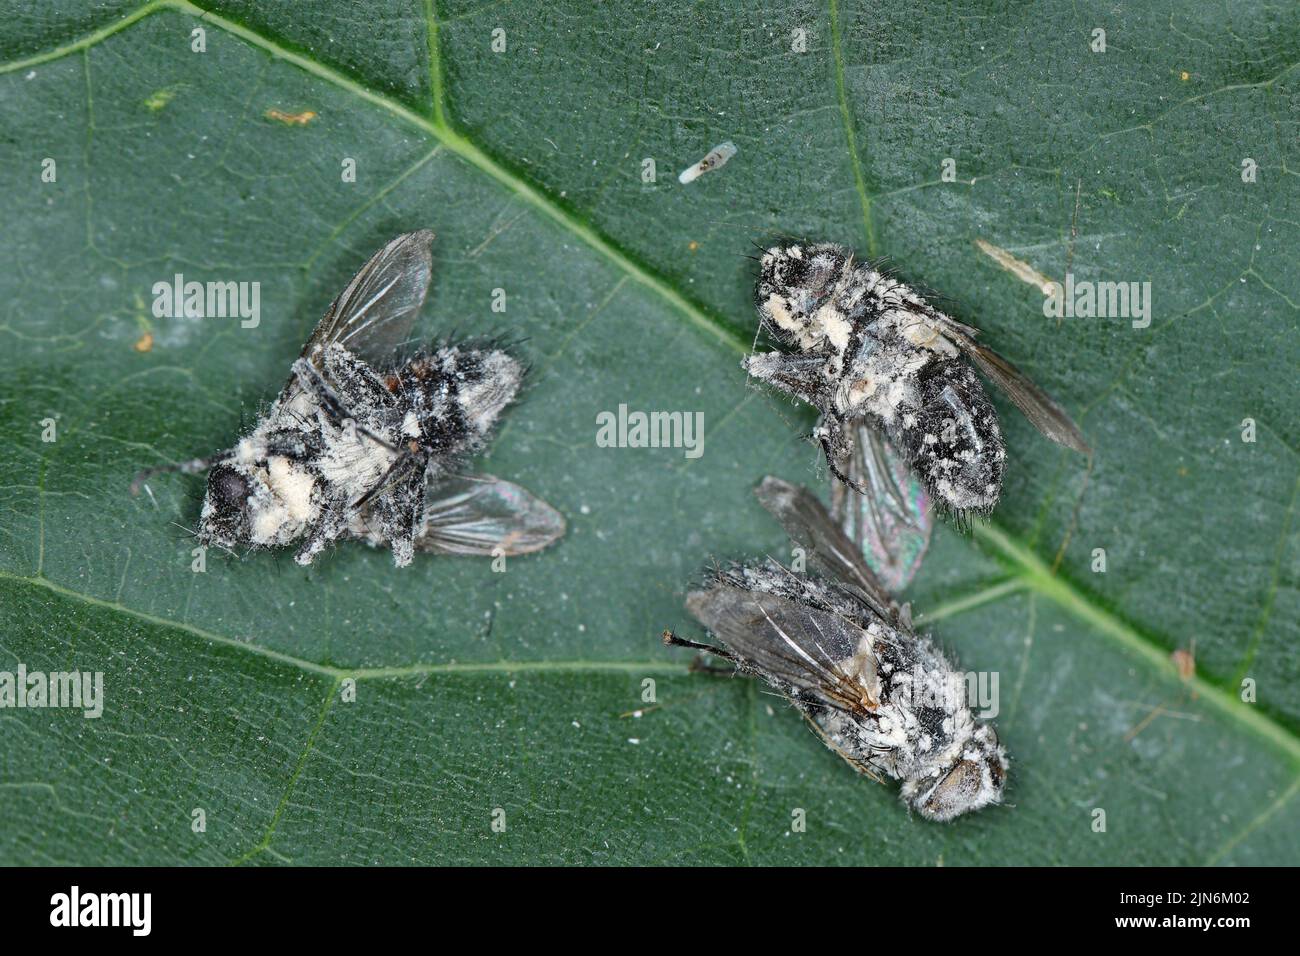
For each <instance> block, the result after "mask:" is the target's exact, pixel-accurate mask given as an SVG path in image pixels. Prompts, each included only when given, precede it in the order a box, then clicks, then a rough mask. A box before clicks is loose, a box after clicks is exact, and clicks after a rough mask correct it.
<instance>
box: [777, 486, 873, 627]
mask: <svg viewBox="0 0 1300 956" xmlns="http://www.w3.org/2000/svg"><path fill="white" fill-rule="evenodd" d="M754 494H755V495H756V496H757V497H758V500H759V503H760V504H761V505H762V506H763V507H764V508H766V509H767V510H768V511H769V512H771V514H772V516H773V517H774V518H776V520H777V521H779V522H780V523H781V527H782V528H784V529H785V532H786V534H788V535H789V536H790V538H791V540H793V541H795V542H796V543H798V544H801V545H803V546H804V547H805V548H807V549H808V551H809V556H810V557H812V559H813V561H814V563H815V564H817V566H818V567H820V568H821V569H822V570H824V571H825V572H826V573H828V574H830V575H831V576H832V577H833V578H835V579H836V580H838V581H840V582H842V583H843V584H845V585H847V586H849V587H850V588H851V589H853V590H854V592H855V593H860V594H861V596H862V597H864V598H865V599H866V600H867V603H868V604H869V606H871V607H872V608H873V609H874V610H875V611H876V612H877V613H878V614H879V615H880V616H881V617H882V618H885V619H886V620H892V621H897V620H898V606H897V605H896V604H895V603H894V599H893V598H892V597H891V596H890V594H889V591H888V590H886V588H885V586H884V585H883V584H881V582H880V579H879V578H877V577H876V575H875V572H874V571H872V570H871V567H870V566H869V565H868V564H867V562H866V559H865V558H864V557H863V555H862V550H861V549H860V548H859V547H857V545H855V544H854V543H853V542H852V541H850V540H849V539H848V537H847V536H846V535H845V534H844V531H843V529H842V528H840V526H839V524H838V523H837V522H836V521H835V519H834V518H832V517H831V515H830V513H829V512H828V511H827V510H826V506H825V505H823V504H822V503H821V501H820V500H819V499H818V498H817V496H816V495H814V494H813V493H812V492H811V491H809V490H808V489H807V488H800V487H799V486H798V485H792V484H790V483H789V482H785V481H782V480H781V479H780V478H773V477H772V476H771V475H768V476H767V477H766V478H764V479H763V481H762V483H761V484H760V485H759V486H758V488H757V489H755V491H754Z"/></svg>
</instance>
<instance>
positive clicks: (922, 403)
mask: <svg viewBox="0 0 1300 956" xmlns="http://www.w3.org/2000/svg"><path fill="white" fill-rule="evenodd" d="M760 263H761V271H760V275H759V279H758V285H757V289H756V292H755V299H756V303H757V305H758V311H759V313H760V315H761V316H762V320H763V326H764V327H765V328H767V329H768V330H769V331H770V332H771V333H772V334H773V335H774V336H775V337H776V339H777V340H778V341H779V342H780V343H781V344H782V345H784V346H786V347H788V348H789V349H790V351H788V352H769V353H765V354H754V355H750V356H749V357H748V358H746V360H745V363H744V366H745V369H746V370H747V371H748V372H749V373H750V374H751V375H753V376H754V377H755V378H758V379H761V380H762V381H764V382H768V383H769V384H771V385H774V386H776V387H777V388H779V389H781V390H782V391H784V392H786V393H788V394H789V395H792V396H794V397H795V398H798V399H800V400H802V401H805V402H807V403H809V404H810V405H813V406H814V407H816V408H817V410H818V411H819V412H820V413H821V419H820V421H819V422H818V424H817V428H816V430H815V432H814V436H815V437H816V438H817V440H818V442H819V443H820V444H821V446H822V450H823V451H824V452H825V454H826V461H827V463H828V465H829V467H830V471H831V474H832V475H833V476H834V477H835V478H837V479H839V480H840V481H843V482H845V483H847V484H849V485H850V486H852V487H854V488H855V489H856V490H858V491H859V492H862V493H863V494H864V495H866V494H870V488H869V487H867V484H868V483H867V482H865V481H864V479H863V475H862V474H860V473H857V474H855V473H854V459H853V454H854V449H855V447H856V446H857V444H858V441H857V440H856V436H857V433H858V430H859V428H861V427H867V428H871V429H874V430H876V431H878V432H880V433H882V434H883V435H884V437H885V438H887V439H888V442H889V444H890V445H891V446H892V447H893V448H894V449H896V450H897V452H898V455H899V456H900V457H901V458H902V460H903V461H905V462H906V463H907V465H908V467H909V468H910V469H911V470H912V471H913V472H914V473H915V474H916V475H917V476H918V477H919V478H920V479H921V482H922V483H923V484H924V486H925V488H926V490H927V491H928V492H929V493H930V495H931V497H933V498H934V499H935V501H936V502H937V503H938V504H939V505H940V506H941V507H943V508H945V509H946V510H949V511H952V512H953V513H955V514H956V515H958V516H962V515H965V514H967V513H970V512H975V513H987V512H989V511H991V510H992V509H993V507H994V506H995V505H996V504H997V501H998V495H999V493H1000V491H1001V487H1002V472H1003V465H1004V462H1005V459H1006V447H1005V445H1004V444H1003V441H1002V430H1001V428H1000V427H999V425H998V418H997V412H996V411H995V410H994V408H993V405H992V403H991V402H990V401H989V400H988V397H987V396H986V395H985V393H984V388H983V386H982V385H981V384H980V380H979V378H978V377H977V376H976V375H975V369H974V368H973V367H972V366H971V362H970V361H968V359H969V360H972V361H973V362H974V364H975V366H977V367H978V368H979V369H980V371H982V372H983V373H984V374H985V375H987V376H988V377H989V378H990V379H992V380H993V381H994V382H996V383H997V384H998V385H999V386H1001V387H1002V388H1003V389H1004V390H1005V391H1006V392H1007V394H1008V395H1009V396H1010V397H1011V400H1012V401H1013V402H1015V403H1016V405H1017V406H1018V407H1019V408H1020V410H1021V411H1022V412H1024V413H1025V416H1026V417H1027V418H1028V419H1029V420H1030V422H1032V423H1033V424H1034V425H1035V426H1036V427H1037V428H1038V430H1039V431H1041V432H1042V433H1043V434H1044V435H1046V436H1047V437H1048V438H1050V439H1052V440H1053V441H1055V442H1059V443H1060V444H1062V445H1064V446H1066V447H1067V448H1073V449H1075V450H1076V451H1081V452H1085V453H1086V452H1087V451H1088V446H1087V444H1086V443H1085V442H1084V440H1083V436H1082V435H1081V434H1080V432H1079V429H1078V428H1077V427H1076V426H1075V424H1074V422H1072V421H1071V420H1070V417H1069V415H1067V414H1066V413H1065V412H1064V411H1063V410H1062V409H1061V408H1060V406H1058V405H1057V404H1056V402H1054V401H1053V400H1052V399H1051V398H1050V397H1048V395H1047V394H1046V393H1045V392H1043V391H1042V389H1040V388H1039V387H1038V386H1037V385H1035V384H1034V383H1033V382H1031V381H1030V380H1029V379H1028V378H1027V377H1026V376H1025V375H1024V374H1023V373H1022V372H1020V371H1019V370H1018V369H1016V368H1015V367H1014V366H1013V365H1012V364H1011V363H1010V362H1008V361H1007V360H1006V359H1004V358H1003V357H1002V356H1000V355H998V354H997V353H996V352H994V351H993V350H992V349H989V348H986V347H985V346H983V345H981V344H980V343H978V342H977V341H976V335H977V334H978V330H977V329H974V328H972V327H970V326H969V325H963V324H962V323H960V322H958V321H956V320H954V319H951V318H949V317H948V316H946V315H944V314H943V313H942V312H940V311H939V310H938V309H936V308H934V307H933V306H932V305H930V304H929V303H928V302H926V301H925V300H924V299H923V298H922V297H921V296H920V295H919V294H917V293H916V292H914V291H913V290H912V289H910V288H908V287H907V286H906V285H904V284H903V283H901V282H899V281H898V280H896V279H894V278H892V277H890V276H888V275H885V274H884V273H881V272H879V271H877V270H876V269H874V268H872V267H871V266H869V265H867V264H865V263H855V262H854V258H853V253H852V252H850V251H849V250H847V249H845V248H843V247H842V246H836V245H831V244H829V243H817V244H813V245H804V244H801V243H787V244H784V245H776V246H772V247H771V248H769V249H767V250H765V251H764V253H763V256H762V258H761V259H760Z"/></svg>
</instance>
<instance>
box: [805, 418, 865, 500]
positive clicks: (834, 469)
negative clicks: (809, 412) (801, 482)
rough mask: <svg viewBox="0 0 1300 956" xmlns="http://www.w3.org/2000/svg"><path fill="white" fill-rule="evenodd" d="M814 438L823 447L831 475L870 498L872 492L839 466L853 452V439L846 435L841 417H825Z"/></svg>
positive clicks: (814, 430) (818, 424)
mask: <svg viewBox="0 0 1300 956" xmlns="http://www.w3.org/2000/svg"><path fill="white" fill-rule="evenodd" d="M813 438H815V439H816V440H817V443H818V444H819V445H821V446H822V452H823V453H824V454H825V455H826V467H827V468H829V469H830V473H831V474H832V475H834V476H835V477H836V478H837V479H839V480H840V481H841V482H843V483H844V484H845V485H846V486H847V487H849V488H852V489H853V490H854V491H856V492H857V493H858V494H860V495H868V496H870V494H871V493H870V491H868V490H867V489H866V488H864V487H863V486H862V485H861V484H859V483H858V482H856V481H854V480H853V479H852V478H850V477H849V476H848V475H846V474H845V473H844V471H843V469H841V468H840V466H839V464H838V462H839V460H840V458H842V457H843V456H844V453H845V452H846V451H848V452H851V451H852V450H853V446H852V439H850V438H849V437H848V436H847V435H846V434H845V431H844V423H843V422H842V421H840V419H839V416H837V415H835V414H833V413H832V414H829V415H823V416H822V418H821V421H819V422H818V423H817V427H816V428H814V429H813Z"/></svg>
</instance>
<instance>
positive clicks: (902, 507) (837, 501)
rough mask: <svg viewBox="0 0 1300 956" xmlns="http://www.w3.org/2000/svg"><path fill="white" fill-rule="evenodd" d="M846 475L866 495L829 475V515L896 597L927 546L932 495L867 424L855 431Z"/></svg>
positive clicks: (931, 516) (918, 564)
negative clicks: (864, 491)
mask: <svg viewBox="0 0 1300 956" xmlns="http://www.w3.org/2000/svg"><path fill="white" fill-rule="evenodd" d="M844 472H845V474H846V475H848V477H849V479H850V480H851V481H852V482H853V483H854V484H855V485H857V486H858V487H859V488H865V489H866V490H867V494H859V493H858V492H857V491H855V490H854V489H853V488H850V487H849V486H848V485H846V484H844V482H842V481H840V480H839V479H838V478H835V477H833V476H832V477H831V479H830V481H831V517H832V518H833V519H834V520H835V522H836V523H837V524H839V526H840V527H841V528H842V529H843V530H844V533H845V535H847V536H848V538H849V540H850V541H852V542H853V544H854V545H855V546H856V549H857V551H858V553H860V554H861V555H862V556H863V558H864V559H866V562H867V564H868V566H870V568H871V570H872V571H874V572H875V573H876V576H877V577H878V578H879V579H880V581H881V584H883V585H884V587H885V589H886V590H888V591H889V592H891V593H893V594H897V593H898V592H899V591H901V590H902V589H903V588H905V587H907V585H908V583H909V582H910V581H911V580H912V578H913V577H914V576H915V575H916V572H917V571H918V570H919V569H920V567H921V559H922V558H923V557H924V556H925V550H926V548H927V547H929V544H930V531H931V529H932V528H933V526H934V512H933V509H932V508H931V506H930V496H929V494H928V493H927V492H926V490H925V486H924V485H923V484H922V483H921V481H920V480H919V479H918V478H917V477H916V475H914V474H913V473H912V470H911V469H910V468H908V466H907V462H905V461H904V460H903V459H902V457H901V456H900V455H899V454H898V452H896V451H895V450H894V448H893V446H892V445H890V444H889V441H888V440H887V439H886V438H884V437H883V436H882V435H880V434H879V433H878V432H877V431H876V430H875V429H873V428H871V427H870V426H868V425H865V424H863V425H860V426H858V427H857V428H856V429H855V431H854V442H853V451H852V453H851V454H850V455H849V458H848V461H847V462H846V463H845V464H844Z"/></svg>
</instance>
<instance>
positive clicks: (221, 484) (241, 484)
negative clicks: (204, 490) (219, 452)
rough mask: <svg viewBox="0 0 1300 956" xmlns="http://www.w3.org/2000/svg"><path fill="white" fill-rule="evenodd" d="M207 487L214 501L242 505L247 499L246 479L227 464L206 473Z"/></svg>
mask: <svg viewBox="0 0 1300 956" xmlns="http://www.w3.org/2000/svg"><path fill="white" fill-rule="evenodd" d="M208 489H209V490H210V491H211V492H212V497H213V498H214V499H215V500H216V501H218V502H219V503H221V504H223V505H228V506H230V507H243V505H244V502H245V501H247V500H248V493H249V488H248V481H247V480H246V479H245V478H244V476H243V475H241V474H240V473H239V472H237V471H235V469H233V468H231V467H229V466H228V465H218V466H217V467H216V468H213V469H212V473H211V474H210V475H208Z"/></svg>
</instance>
